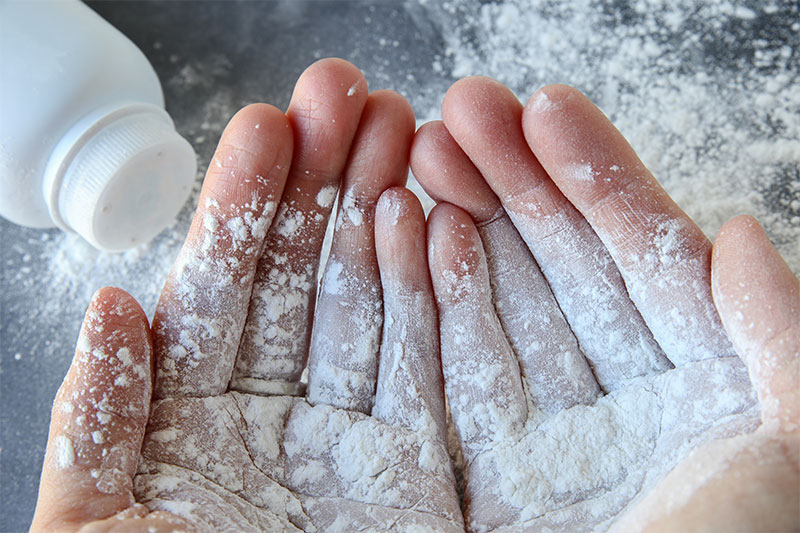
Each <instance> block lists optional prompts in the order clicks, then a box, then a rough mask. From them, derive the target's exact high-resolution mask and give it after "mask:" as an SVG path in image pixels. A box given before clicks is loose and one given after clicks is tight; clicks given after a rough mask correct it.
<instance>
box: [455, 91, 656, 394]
mask: <svg viewBox="0 0 800 533" xmlns="http://www.w3.org/2000/svg"><path fill="white" fill-rule="evenodd" d="M442 116H443V117H444V122H445V125H446V126H447V129H448V131H450V133H451V134H452V135H453V138H454V139H455V140H456V141H457V142H458V144H459V145H460V146H461V148H462V149H463V150H464V152H465V153H466V154H467V155H468V156H469V158H470V159H471V160H472V162H473V163H474V164H475V166H476V167H477V168H478V170H479V171H480V172H481V174H482V175H483V177H484V178H485V179H486V181H487V182H488V183H489V185H490V186H491V187H492V189H493V190H494V192H495V193H496V194H497V195H498V196H499V198H500V200H501V202H502V203H503V206H504V207H505V210H506V211H507V212H508V214H509V215H510V217H511V220H512V221H513V222H514V225H515V226H516V228H517V230H518V231H519V233H520V235H521V236H522V238H523V239H524V240H525V243H526V244H527V245H528V248H529V249H530V251H531V252H532V254H533V256H534V258H535V259H536V261H537V262H538V263H539V267H540V268H541V270H542V273H543V274H544V276H545V278H546V279H547V281H548V283H549V284H550V288H551V289H552V291H553V295H554V296H555V298H556V300H557V301H558V303H559V305H560V307H561V310H562V312H563V314H564V316H565V318H566V319H567V322H569V324H570V326H571V328H572V331H573V333H574V334H575V337H576V338H577V339H578V342H579V343H580V347H581V349H582V350H583V353H584V355H585V356H586V358H587V359H588V361H589V363H590V364H591V366H592V369H593V370H594V374H595V376H596V378H597V381H598V383H599V384H600V386H601V387H603V388H604V389H606V390H610V389H614V388H616V387H618V386H619V384H620V382H622V381H624V380H627V379H631V378H634V377H637V376H641V375H648V374H652V373H656V372H660V371H662V370H664V369H666V368H669V367H670V364H669V361H667V360H666V358H665V357H664V355H663V353H662V352H661V350H660V348H659V347H658V345H657V343H656V342H655V341H654V339H653V337H652V335H651V333H650V331H649V330H648V329H647V326H646V325H645V323H644V321H643V320H642V317H641V316H640V315H639V313H638V311H637V310H636V308H635V307H634V305H633V303H632V302H631V301H630V298H629V297H628V293H627V291H626V289H625V284H624V282H623V280H622V277H621V276H620V274H619V272H618V271H617V268H616V266H615V265H614V262H613V260H612V259H611V257H610V256H609V254H608V252H607V251H606V249H605V247H604V246H603V243H602V242H601V241H600V239H598V237H597V235H596V234H595V233H594V231H592V228H591V227H590V226H589V224H588V223H587V222H586V220H585V219H584V218H583V217H582V216H581V214H580V213H579V212H578V211H577V210H576V209H575V208H574V207H573V206H572V205H571V204H570V202H569V201H568V200H567V199H566V198H565V197H564V196H563V195H562V194H561V192H560V191H559V190H558V188H557V187H556V186H555V184H554V183H553V182H552V181H551V180H550V178H549V177H548V176H547V174H546V173H545V171H544V170H543V169H542V167H541V165H540V164H539V162H538V161H537V160H536V157H535V156H534V155H533V153H531V150H530V148H529V147H528V145H527V144H526V142H525V138H524V136H523V133H522V105H521V104H520V103H519V101H518V100H517V99H516V97H515V96H514V95H513V94H512V93H511V91H509V90H508V89H506V88H505V87H503V86H502V85H500V84H499V83H497V82H495V81H492V80H488V79H485V78H468V79H466V80H462V81H460V82H458V83H456V84H455V85H454V86H453V87H452V88H451V89H450V90H449V91H448V93H447V95H446V96H445V99H444V102H443V105H442ZM498 154H502V157H498Z"/></svg>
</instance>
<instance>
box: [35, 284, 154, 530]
mask: <svg viewBox="0 0 800 533" xmlns="http://www.w3.org/2000/svg"><path fill="white" fill-rule="evenodd" d="M152 353H153V351H152V340H151V337H150V329H149V328H148V324H147V317H146V316H145V314H144V311H142V309H141V307H139V304H137V303H136V301H135V300H134V299H133V298H132V297H131V296H130V295H128V294H127V293H126V292H124V291H122V290H120V289H115V288H111V287H107V288H105V289H101V290H99V291H97V293H96V294H95V295H94V298H92V302H91V304H90V305H89V309H88V310H87V312H86V318H85V319H84V321H83V327H82V328H81V333H80V336H79V337H78V346H77V349H76V352H75V357H74V358H73V360H72V365H71V366H70V369H69V371H68V373H67V376H66V377H65V378H64V382H63V383H62V385H61V387H60V388H59V390H58V393H57V394H56V399H55V402H54V403H53V411H52V415H51V421H50V435H49V437H48V442H47V452H46V454H45V459H44V467H43V470H42V479H41V484H40V486H39V501H38V502H37V505H36V515H35V516H34V520H33V525H32V526H31V529H32V530H33V531H61V530H74V529H78V528H79V527H80V526H81V525H82V524H85V523H87V522H89V521H92V520H97V519H102V518H107V517H109V516H111V515H113V514H115V513H117V512H120V511H122V510H124V509H127V508H129V507H131V506H132V505H133V504H134V503H135V502H134V498H133V494H132V492H131V491H132V487H133V476H134V474H135V473H136V465H137V462H138V459H139V451H140V449H141V446H142V438H143V436H144V430H145V425H146V423H147V414H148V409H149V406H150V392H151V388H152V379H151V378H152Z"/></svg>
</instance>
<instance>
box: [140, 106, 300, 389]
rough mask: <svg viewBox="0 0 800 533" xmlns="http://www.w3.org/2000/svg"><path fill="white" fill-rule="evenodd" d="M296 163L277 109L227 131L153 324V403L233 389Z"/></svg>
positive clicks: (255, 109) (249, 115)
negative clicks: (256, 284) (265, 253)
mask: <svg viewBox="0 0 800 533" xmlns="http://www.w3.org/2000/svg"><path fill="white" fill-rule="evenodd" d="M291 156H292V130H291V128H290V127H289V123H288V121H287V119H286V117H285V116H284V115H283V113H281V112H280V111H278V110H277V109H275V108H274V107H272V106H268V105H264V104H256V105H251V106H248V107H246V108H244V109H243V110H242V111H239V113H237V114H236V116H235V117H234V118H233V119H232V120H231V122H230V123H229V124H228V127H227V128H226V129H225V132H224V133H223V135H222V138H221V139H220V143H219V146H218V147H217V152H216V153H215V155H214V157H213V159H212V161H211V164H210V165H209V168H208V172H207V173H206V180H205V182H204V184H203V190H202V191H201V193H200V200H199V205H198V207H197V212H196V213H195V216H194V219H193V220H192V226H191V228H190V230H189V235H188V236H187V238H186V242H185V243H184V245H183V248H182V249H181V251H180V254H179V255H178V258H177V260H176V262H175V265H174V266H173V268H172V272H171V273H170V275H169V278H168V279H167V282H166V285H165V286H164V290H163V292H162V293H161V298H160V300H159V302H158V307H157V308H156V312H155V317H154V318H153V334H154V342H155V350H156V357H157V360H156V362H157V373H156V379H155V381H156V383H155V396H156V397H157V398H164V397H169V396H211V395H215V394H220V393H222V392H224V391H225V390H226V389H227V387H228V381H229V380H230V377H231V372H232V370H233V365H234V360H235V357H236V352H237V350H238V348H239V340H240V337H241V334H242V329H243V328H244V323H245V317H246V316H247V308H248V304H249V301H250V293H251V290H252V283H253V276H254V274H255V269H256V262H257V261H258V258H259V256H260V255H261V248H262V243H263V241H264V236H265V235H266V233H267V229H268V228H269V226H270V224H271V223H272V218H273V216H274V214H275V209H276V206H277V203H278V200H279V199H280V197H281V193H282V191H283V186H284V183H285V181H286V174H287V171H288V168H289V161H290V160H291Z"/></svg>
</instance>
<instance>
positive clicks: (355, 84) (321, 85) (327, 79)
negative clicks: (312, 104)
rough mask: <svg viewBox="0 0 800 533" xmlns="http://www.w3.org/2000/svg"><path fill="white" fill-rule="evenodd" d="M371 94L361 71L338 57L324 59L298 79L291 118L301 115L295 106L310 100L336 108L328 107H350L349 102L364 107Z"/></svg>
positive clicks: (306, 70) (291, 103)
mask: <svg viewBox="0 0 800 533" xmlns="http://www.w3.org/2000/svg"><path fill="white" fill-rule="evenodd" d="M368 93H369V87H368V85H367V79H366V78H365V77H364V74H363V73H362V72H361V70H360V69H359V68H358V67H356V66H355V65H353V64H352V63H350V62H349V61H345V60H344V59H340V58H337V57H328V58H325V59H320V60H319V61H316V62H315V63H312V64H311V65H310V66H309V67H307V68H306V69H305V70H304V71H303V73H302V74H301V75H300V77H299V78H298V80H297V83H296V84H295V88H294V93H293V94H292V100H291V102H290V103H289V111H288V114H290V115H291V114H293V113H295V112H297V111H299V109H298V108H297V106H296V105H293V104H297V103H299V102H300V101H302V100H304V99H307V98H311V99H312V101H313V99H317V101H318V102H319V101H328V102H329V103H332V104H334V106H327V107H335V104H338V103H346V102H347V100H348V99H349V100H352V101H353V102H354V103H359V102H360V105H363V103H364V102H365V101H366V99H367V95H368Z"/></svg>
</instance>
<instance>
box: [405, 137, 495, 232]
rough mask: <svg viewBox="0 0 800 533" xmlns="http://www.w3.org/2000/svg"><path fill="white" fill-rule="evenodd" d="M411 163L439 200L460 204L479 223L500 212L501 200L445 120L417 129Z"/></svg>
mask: <svg viewBox="0 0 800 533" xmlns="http://www.w3.org/2000/svg"><path fill="white" fill-rule="evenodd" d="M410 165H411V171H412V172H413V173H414V176H415V177H416V178H417V181H418V182H419V183H420V185H422V188H423V189H424V190H425V192H426V193H428V195H430V197H431V198H433V199H434V200H435V201H436V202H449V203H452V204H454V205H458V206H459V207H461V208H462V209H464V210H465V211H467V212H468V213H469V214H470V215H471V216H472V217H473V219H474V220H475V221H476V222H477V223H479V224H480V223H483V222H486V221H489V220H492V219H493V218H495V217H497V216H498V212H499V211H500V209H501V208H502V205H501V204H500V200H499V199H498V198H497V196H496V195H495V194H494V192H493V191H492V189H491V187H489V184H488V183H486V180H484V179H483V176H482V175H481V173H480V172H479V171H478V169H477V168H475V165H473V164H472V161H470V159H469V157H467V155H466V154H465V153H464V152H463V151H462V150H461V148H460V147H459V146H458V144H457V143H456V141H455V140H454V139H453V137H452V136H451V135H450V133H449V132H448V131H447V128H446V127H445V125H444V122H441V121H435V122H429V123H428V124H425V125H424V126H422V127H421V128H420V129H419V130H418V131H417V133H416V135H415V136H414V141H413V143H412V146H411V158H410Z"/></svg>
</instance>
